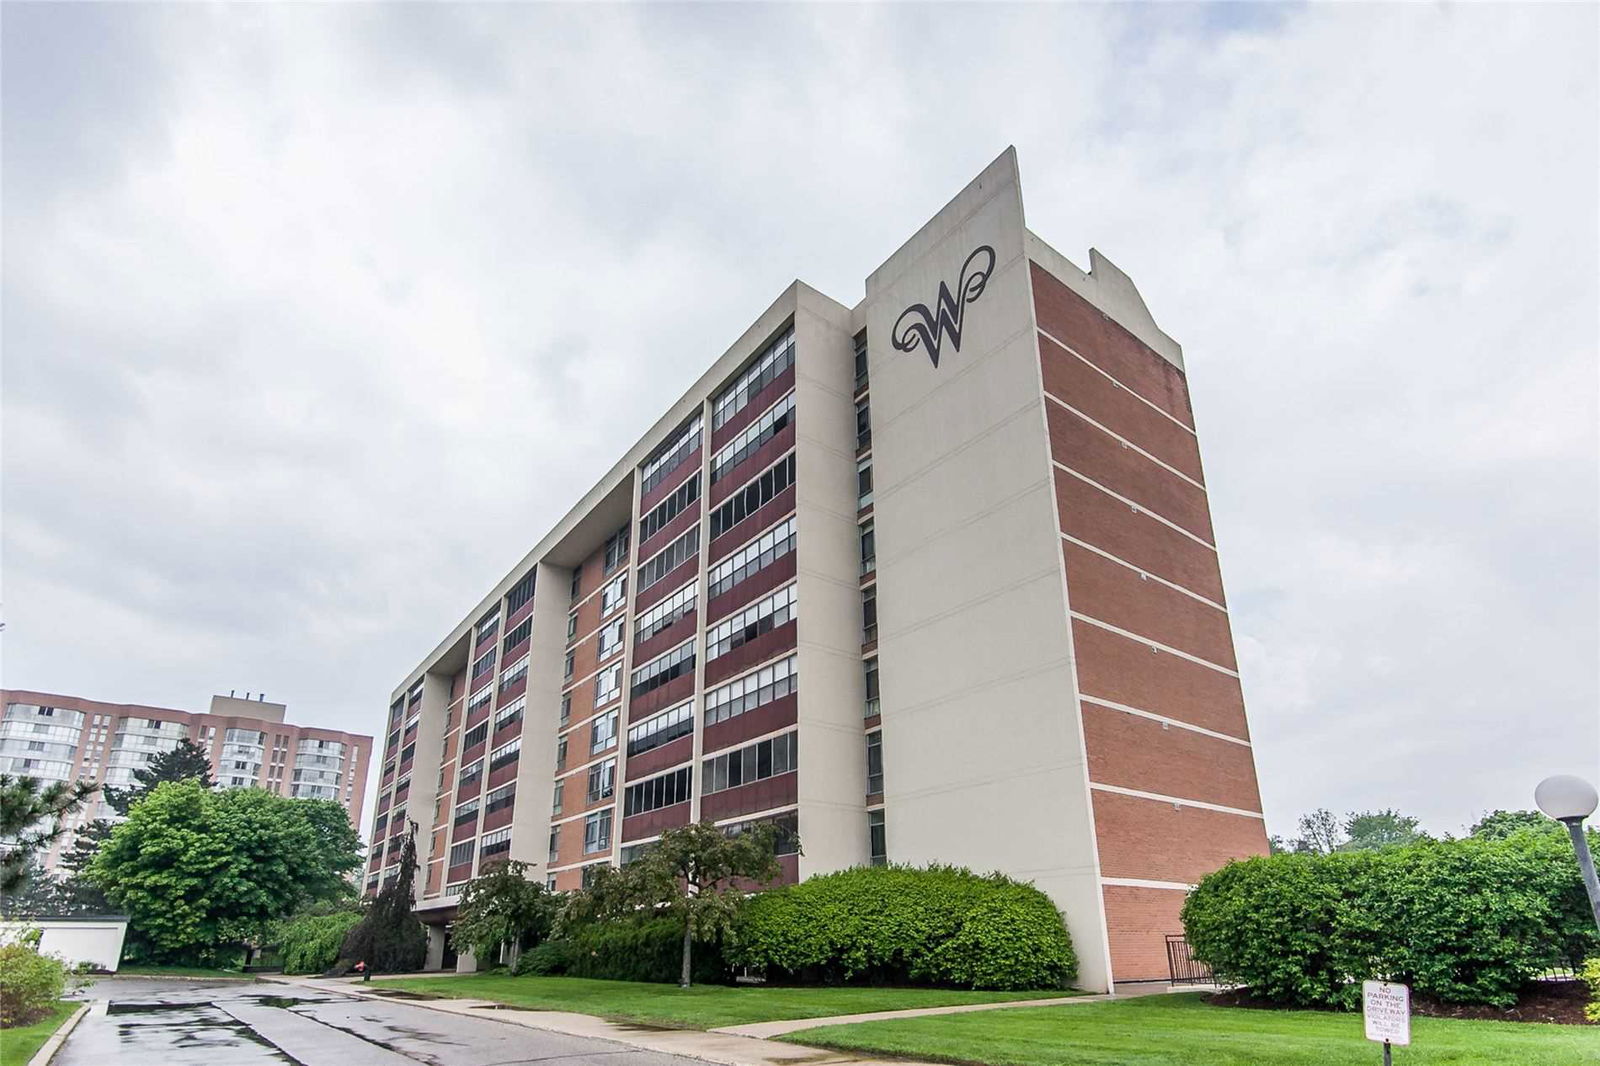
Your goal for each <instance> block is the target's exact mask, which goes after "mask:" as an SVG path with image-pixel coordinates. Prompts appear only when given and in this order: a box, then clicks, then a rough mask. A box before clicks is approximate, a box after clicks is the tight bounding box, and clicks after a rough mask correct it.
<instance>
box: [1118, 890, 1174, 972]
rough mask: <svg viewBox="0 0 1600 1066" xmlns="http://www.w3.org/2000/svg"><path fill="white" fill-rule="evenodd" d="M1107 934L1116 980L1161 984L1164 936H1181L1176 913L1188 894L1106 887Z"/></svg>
mask: <svg viewBox="0 0 1600 1066" xmlns="http://www.w3.org/2000/svg"><path fill="white" fill-rule="evenodd" d="M1101 892H1102V893H1103V897H1104V900H1105V908H1106V934H1107V935H1108V936H1109V937H1110V944H1111V970H1112V972H1113V973H1115V974H1116V977H1117V980H1118V981H1164V980H1166V979H1167V978H1168V977H1169V976H1170V973H1169V968H1168V966H1167V934H1169V933H1182V932H1183V922H1182V920H1180V919H1179V917H1178V912H1179V911H1181V910H1182V909H1183V901H1184V899H1185V898H1187V896H1188V893H1186V892H1183V891H1181V890H1177V889H1168V888H1135V887H1133V886H1130V885H1106V886H1105V887H1104V888H1102V889H1101Z"/></svg>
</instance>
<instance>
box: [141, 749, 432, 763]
mask: <svg viewBox="0 0 1600 1066" xmlns="http://www.w3.org/2000/svg"><path fill="white" fill-rule="evenodd" d="M416 754H417V746H416V745H415V744H407V745H406V746H405V747H403V748H401V749H400V765H401V766H404V765H405V764H406V763H408V762H410V761H411V759H412V757H413V756H414V755H416ZM144 758H145V761H146V762H148V761H149V760H150V756H149V755H148V754H147V755H145V757H144Z"/></svg>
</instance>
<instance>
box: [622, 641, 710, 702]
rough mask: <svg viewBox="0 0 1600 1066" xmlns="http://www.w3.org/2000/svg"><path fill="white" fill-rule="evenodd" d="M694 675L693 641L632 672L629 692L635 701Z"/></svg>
mask: <svg viewBox="0 0 1600 1066" xmlns="http://www.w3.org/2000/svg"><path fill="white" fill-rule="evenodd" d="M692 673H694V640H693V639H691V640H690V641H689V642H688V643H686V644H680V645H678V646H677V647H676V648H673V649H672V650H671V651H669V652H665V653H663V654H661V655H657V656H656V657H655V658H654V659H651V660H650V661H649V662H647V663H645V664H644V665H643V666H641V667H639V668H638V669H637V670H635V671H634V672H633V676H632V679H631V688H630V690H629V691H630V692H631V693H632V695H633V697H634V698H635V699H637V698H638V697H640V696H643V695H644V694H645V693H647V692H654V691H655V690H656V689H658V688H660V687H661V686H662V685H665V684H667V683H668V682H669V681H672V680H674V679H675V678H679V677H682V676H684V675H685V674H692Z"/></svg>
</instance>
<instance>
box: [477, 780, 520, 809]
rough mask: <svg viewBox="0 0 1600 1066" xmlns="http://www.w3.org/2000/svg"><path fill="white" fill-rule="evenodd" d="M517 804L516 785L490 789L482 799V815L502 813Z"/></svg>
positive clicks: (514, 783)
mask: <svg viewBox="0 0 1600 1066" xmlns="http://www.w3.org/2000/svg"><path fill="white" fill-rule="evenodd" d="M516 802H517V783H516V782H515V781H513V782H511V783H510V784H509V785H501V786H500V787H499V788H496V789H490V790H489V794H488V795H487V796H484V797H483V813H484V814H493V813H494V812H495V811H503V810H505V809H506V808H507V807H510V806H512V805H514V804H515V803H516Z"/></svg>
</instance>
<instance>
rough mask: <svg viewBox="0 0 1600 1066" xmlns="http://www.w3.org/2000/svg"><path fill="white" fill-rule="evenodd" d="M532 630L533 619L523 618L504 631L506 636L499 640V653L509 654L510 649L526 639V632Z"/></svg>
mask: <svg viewBox="0 0 1600 1066" xmlns="http://www.w3.org/2000/svg"><path fill="white" fill-rule="evenodd" d="M532 632H533V619H532V618H524V619H523V620H522V621H521V622H519V623H517V624H516V625H515V626H513V627H512V628H511V629H508V630H507V631H506V637H505V639H504V640H502V641H501V642H500V654H501V655H506V654H509V653H510V651H511V649H513V648H515V647H516V646H517V645H518V644H521V643H522V642H523V641H525V640H527V639H528V634H530V633H532Z"/></svg>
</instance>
